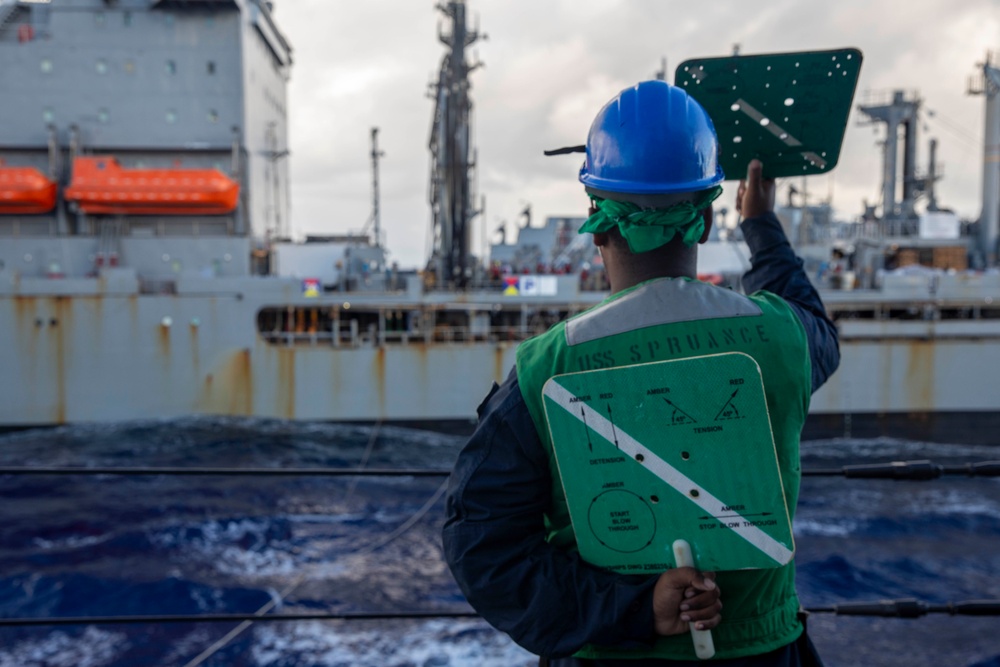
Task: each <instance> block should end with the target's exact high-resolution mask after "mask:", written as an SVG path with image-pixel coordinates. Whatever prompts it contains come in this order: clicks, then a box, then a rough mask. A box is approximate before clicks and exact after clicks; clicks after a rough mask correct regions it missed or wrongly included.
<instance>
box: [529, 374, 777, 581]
mask: <svg viewBox="0 0 1000 667" xmlns="http://www.w3.org/2000/svg"><path fill="white" fill-rule="evenodd" d="M543 393H544V394H545V396H547V397H548V398H550V399H552V400H553V401H555V402H556V403H557V404H558V405H559V406H560V407H562V408H563V409H564V410H566V412H568V413H569V414H571V415H573V417H574V418H575V419H577V420H579V421H580V422H581V423H584V418H586V422H585V425H586V427H587V428H589V429H591V430H592V431H594V432H595V433H597V434H598V435H600V436H601V437H602V438H604V439H605V440H607V441H608V442H615V440H616V439H617V441H618V447H619V449H620V450H621V452H622V453H623V454H627V455H628V456H631V457H632V459H633V460H634V459H635V456H636V454H642V457H643V461H642V463H641V464H640V465H642V466H643V467H644V468H646V469H647V470H649V471H650V472H651V473H653V474H654V475H656V476H657V477H658V478H659V479H661V480H663V481H664V482H666V483H667V484H669V485H670V486H671V487H672V488H673V489H674V490H676V491H677V492H678V493H680V494H681V495H682V496H683V497H684V498H686V499H687V500H689V501H691V502H692V503H694V504H695V505H697V506H698V507H700V508H701V509H702V510H704V511H705V512H706V513H707V514H709V515H710V516H718V515H720V514H726V515H727V516H733V517H734V518H735V519H737V520H735V521H726V522H724V523H723V525H724V526H725V527H726V528H728V529H730V530H732V531H733V532H734V533H736V534H737V535H739V536H740V537H742V538H743V539H744V540H746V541H747V542H749V543H750V544H751V545H753V546H754V547H756V548H757V549H759V550H760V551H762V552H764V553H765V554H767V555H768V556H770V557H771V558H773V559H774V560H775V561H776V562H777V563H779V564H784V563H787V562H789V561H790V560H791V559H792V551H791V550H790V549H789V548H788V547H786V546H785V545H783V544H781V543H780V542H778V541H777V540H775V539H774V538H773V537H771V536H770V535H768V534H767V533H765V532H764V531H763V530H761V529H760V528H758V527H757V526H754V525H751V524H750V522H749V521H748V520H747V519H744V518H743V517H742V516H740V515H739V514H738V513H736V512H733V511H732V510H731V509H729V505H728V504H727V503H723V502H722V501H721V500H719V499H718V498H716V497H715V496H714V495H712V494H711V493H710V492H709V491H707V490H706V489H705V488H704V487H702V486H701V485H700V484H697V483H695V482H694V481H693V480H692V479H690V478H689V477H688V476H687V475H685V474H684V473H682V472H681V471H679V470H678V469H677V468H675V467H673V466H672V465H670V464H669V463H667V462H666V461H664V460H663V459H661V458H660V457H659V456H657V455H656V454H655V453H653V452H652V451H651V450H650V449H649V448H648V447H646V446H645V445H643V444H642V443H641V442H639V441H638V440H636V439H635V438H633V437H632V436H630V435H629V434H628V433H625V432H624V431H622V429H621V427H620V426H618V425H616V424H612V423H611V421H609V420H608V418H607V417H605V416H604V415H602V414H601V413H599V412H598V411H597V410H594V409H593V408H592V407H590V406H589V405H587V404H586V403H584V402H583V401H579V402H576V403H573V402H571V399H574V398H576V396H574V395H573V394H572V393H571V392H570V391H569V390H567V389H566V388H565V387H562V386H560V385H559V383H558V382H554V381H551V380H550V381H549V382H547V383H546V384H545V389H544V392H543ZM693 489H694V490H697V491H698V497H697V498H694V497H692V496H691V491H692V490H693ZM724 508H725V509H724ZM731 523H736V524H738V525H736V526H730V525H729V524H731Z"/></svg>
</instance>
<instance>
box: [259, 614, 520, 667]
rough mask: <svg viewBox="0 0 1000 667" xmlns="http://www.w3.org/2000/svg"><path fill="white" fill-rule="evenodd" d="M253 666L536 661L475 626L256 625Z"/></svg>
mask: <svg viewBox="0 0 1000 667" xmlns="http://www.w3.org/2000/svg"><path fill="white" fill-rule="evenodd" d="M251 652H252V659H253V661H254V663H255V664H257V665H261V667H264V666H265V665H273V664H275V663H276V662H278V661H280V660H282V659H285V660H287V659H288V657H289V656H293V655H294V656H296V659H297V660H298V662H300V663H301V664H311V665H324V666H325V667H389V666H391V665H418V666H420V667H425V666H426V667H458V666H462V665H476V666H477V667H519V666H524V667H527V666H529V665H531V666H534V665H537V664H538V658H537V657H536V656H533V655H531V654H530V653H528V652H527V651H525V650H524V649H522V648H520V647H519V646H517V645H516V644H514V643H513V642H512V641H511V640H510V639H509V638H507V637H506V636H504V635H502V634H500V633H498V632H495V631H493V630H492V629H490V628H489V627H488V626H486V625H485V623H482V622H478V621H453V620H434V621H428V622H423V623H413V624H407V625H396V624H394V625H393V627H392V629H391V630H387V629H386V627H385V626H382V627H380V628H378V629H375V628H372V627H369V628H367V629H365V628H364V626H363V625H359V624H358V623H354V624H336V625H330V624H323V623H313V622H307V623H295V624H281V626H280V627H279V626H278V625H274V624H272V625H260V626H258V627H257V628H256V629H255V631H254V645H253V648H252V649H251Z"/></svg>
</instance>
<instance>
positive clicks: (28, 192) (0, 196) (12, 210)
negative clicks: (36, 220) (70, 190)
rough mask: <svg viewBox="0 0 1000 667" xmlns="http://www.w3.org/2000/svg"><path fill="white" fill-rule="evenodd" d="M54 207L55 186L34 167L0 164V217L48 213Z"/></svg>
mask: <svg viewBox="0 0 1000 667" xmlns="http://www.w3.org/2000/svg"><path fill="white" fill-rule="evenodd" d="M55 207H56V184H55V183H54V182H53V181H50V180H49V179H48V178H46V177H45V174H43V173H42V172H40V171H39V170H37V169H35V168H34V167H4V166H3V165H2V164H0V215H12V214H18V213H20V214H37V213H48V212H49V211H51V210H52V209H54V208H55Z"/></svg>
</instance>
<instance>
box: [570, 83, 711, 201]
mask: <svg viewBox="0 0 1000 667" xmlns="http://www.w3.org/2000/svg"><path fill="white" fill-rule="evenodd" d="M724 178H725V175H724V174H723V173H722V166H721V165H720V164H719V139H718V137H717V136H716V134H715V126H714V125H712V119H711V118H709V117H708V114H707V113H705V110H704V109H703V108H702V107H701V105H700V104H698V103H697V102H696V101H695V100H694V98H692V97H691V96H690V95H688V94H687V93H686V92H684V91H683V90H681V89H680V88H677V87H676V86H671V85H670V84H669V83H667V82H665V81H643V82H641V83H639V84H638V85H636V86H633V87H631V88H626V89H625V90H623V91H622V92H620V93H618V96H617V97H615V98H614V99H613V100H611V101H610V102H608V103H607V104H606V105H605V106H604V108H603V109H601V111H600V113H598V114H597V118H595V119H594V122H593V124H592V125H591V126H590V133H589V134H588V135H587V161H586V162H584V164H583V167H581V168H580V182H581V183H583V184H584V185H585V186H587V187H588V188H591V189H594V190H601V191H606V192H622V193H635V194H658V193H663V194H667V193H672V192H695V191H698V190H705V189H707V188H710V187H713V186H715V185H718V184H719V183H721V182H722V181H723V179H724Z"/></svg>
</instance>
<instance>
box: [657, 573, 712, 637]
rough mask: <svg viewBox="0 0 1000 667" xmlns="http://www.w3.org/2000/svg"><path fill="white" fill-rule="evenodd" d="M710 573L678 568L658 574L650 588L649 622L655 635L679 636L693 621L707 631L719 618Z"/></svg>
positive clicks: (698, 627)
mask: <svg viewBox="0 0 1000 667" xmlns="http://www.w3.org/2000/svg"><path fill="white" fill-rule="evenodd" d="M721 609H722V602H721V601H719V587H718V586H717V585H716V583H715V573H714V572H699V571H698V570H696V569H694V568H693V567H678V568H675V569H673V570H667V571H666V572H664V573H663V574H661V575H660V578H659V579H658V580H657V582H656V586H655V587H654V588H653V623H654V626H655V628H656V633H657V634H659V635H679V634H683V633H685V632H688V630H689V627H690V626H689V624H691V623H693V624H694V626H695V628H697V629H698V630H711V629H712V628H714V627H715V626H717V625H718V624H719V621H721V620H722V617H721V615H720V614H719V612H720V610H721Z"/></svg>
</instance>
